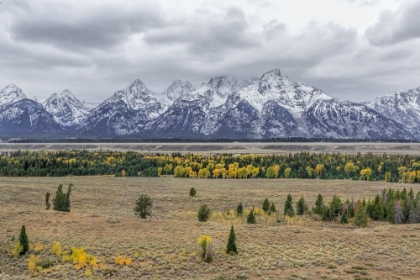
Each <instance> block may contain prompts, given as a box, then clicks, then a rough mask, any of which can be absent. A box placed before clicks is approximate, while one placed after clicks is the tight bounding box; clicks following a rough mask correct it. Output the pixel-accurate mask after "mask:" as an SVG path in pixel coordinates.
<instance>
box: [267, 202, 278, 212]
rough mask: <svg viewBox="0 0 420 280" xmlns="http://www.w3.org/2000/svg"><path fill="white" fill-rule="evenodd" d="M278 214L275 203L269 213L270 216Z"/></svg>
mask: <svg viewBox="0 0 420 280" xmlns="http://www.w3.org/2000/svg"><path fill="white" fill-rule="evenodd" d="M276 212H277V209H276V206H275V205H274V203H271V206H270V210H269V211H268V214H271V213H276Z"/></svg>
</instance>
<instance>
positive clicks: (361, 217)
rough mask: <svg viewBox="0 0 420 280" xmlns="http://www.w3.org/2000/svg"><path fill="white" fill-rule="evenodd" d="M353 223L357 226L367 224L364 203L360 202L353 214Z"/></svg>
mask: <svg viewBox="0 0 420 280" xmlns="http://www.w3.org/2000/svg"><path fill="white" fill-rule="evenodd" d="M354 224H355V225H356V226H358V227H365V226H367V224H368V219H367V212H366V205H365V204H363V203H360V205H359V206H358V207H357V210H356V214H355V215H354Z"/></svg>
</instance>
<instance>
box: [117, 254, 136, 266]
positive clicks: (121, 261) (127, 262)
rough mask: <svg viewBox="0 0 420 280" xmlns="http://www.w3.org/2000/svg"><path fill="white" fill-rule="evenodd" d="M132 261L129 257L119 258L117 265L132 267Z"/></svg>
mask: <svg viewBox="0 0 420 280" xmlns="http://www.w3.org/2000/svg"><path fill="white" fill-rule="evenodd" d="M131 262H132V259H130V258H127V256H118V257H115V263H116V264H119V265H126V266H129V265H131Z"/></svg>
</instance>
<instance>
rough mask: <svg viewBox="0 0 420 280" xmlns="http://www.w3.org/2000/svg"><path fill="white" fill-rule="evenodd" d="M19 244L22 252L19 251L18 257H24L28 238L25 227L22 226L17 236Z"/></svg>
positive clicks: (27, 247)
mask: <svg viewBox="0 0 420 280" xmlns="http://www.w3.org/2000/svg"><path fill="white" fill-rule="evenodd" d="M19 244H20V245H21V246H22V250H21V251H20V253H19V255H21V256H22V255H25V254H26V252H28V250H29V240H28V236H27V235H26V229H25V226H22V228H21V230H20V234H19Z"/></svg>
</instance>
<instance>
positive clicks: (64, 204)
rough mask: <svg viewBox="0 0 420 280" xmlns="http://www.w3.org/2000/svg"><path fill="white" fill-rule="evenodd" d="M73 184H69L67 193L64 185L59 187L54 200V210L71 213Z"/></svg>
mask: <svg viewBox="0 0 420 280" xmlns="http://www.w3.org/2000/svg"><path fill="white" fill-rule="evenodd" d="M72 188H73V184H69V187H68V189H67V193H64V192H63V185H59V186H58V188H57V192H56V193H55V198H54V199H53V209H54V210H56V211H63V212H70V193H71V190H72Z"/></svg>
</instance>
